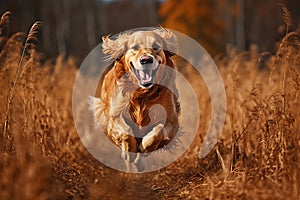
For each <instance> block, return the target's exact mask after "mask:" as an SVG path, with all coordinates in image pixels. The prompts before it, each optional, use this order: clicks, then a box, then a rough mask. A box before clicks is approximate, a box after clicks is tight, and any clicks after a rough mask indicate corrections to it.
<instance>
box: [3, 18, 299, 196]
mask: <svg viewBox="0 0 300 200" xmlns="http://www.w3.org/2000/svg"><path fill="white" fill-rule="evenodd" d="M4 20H6V19H5V16H4V17H3V18H2V21H1V27H0V28H1V30H2V29H5V28H6V27H7V25H9V24H8V21H4ZM40 29H41V27H40V24H36V25H35V26H33V28H32V29H31V30H30V32H29V34H28V35H27V34H24V33H15V34H14V35H12V36H11V37H10V38H6V37H5V36H4V35H0V43H1V44H2V45H3V47H2V49H1V52H0V79H1V81H0V88H1V93H0V97H1V101H0V105H1V106H0V108H1V112H0V119H1V121H0V138H1V139H0V155H1V156H0V177H1V178H0V199H300V181H299V180H300V126H299V124H300V103H299V102H300V97H299V87H300V77H299V73H300V33H299V32H291V33H288V34H286V36H285V37H284V38H283V39H282V41H281V42H280V44H278V50H277V53H276V54H275V55H273V54H271V53H268V52H263V53H261V52H258V50H257V49H258V48H259V45H258V46H256V45H253V46H252V47H251V48H250V51H249V52H238V53H237V52H236V51H235V49H234V48H228V51H227V52H226V53H224V54H223V55H220V56H217V57H216V58H215V62H216V64H217V66H218V68H219V70H220V72H221V74H222V77H223V79H224V84H225V88H226V95H227V116H226V122H225V126H224V129H223V132H222V135H221V137H220V139H219V141H218V143H217V145H216V146H215V148H214V150H213V151H211V153H210V154H209V155H207V156H206V157H205V158H204V159H199V158H198V152H199V149H200V144H201V142H202V141H203V137H204V135H205V132H206V130H207V126H208V124H209V120H210V115H209V113H210V106H209V105H210V98H209V96H208V94H207V89H206V87H205V84H204V83H203V81H199V76H197V75H195V73H193V70H192V69H191V68H190V67H188V66H179V70H180V71H181V72H182V73H183V74H184V75H185V76H186V77H188V79H189V80H190V82H191V84H192V86H193V87H194V89H195V90H196V91H197V94H199V96H198V99H199V106H200V110H201V113H203V116H201V121H200V128H199V130H198V134H197V137H196V139H195V141H194V143H193V144H192V145H191V146H190V148H189V149H188V151H187V152H186V153H185V154H184V155H183V156H182V157H181V158H180V159H179V160H177V161H176V162H174V163H173V164H171V165H170V166H168V167H166V168H164V169H162V170H159V171H155V172H151V173H146V174H128V173H123V172H119V171H116V170H113V169H110V168H108V167H106V166H104V165H103V164H102V163H100V162H99V161H97V160H96V159H95V158H94V157H93V156H91V155H90V154H89V152H88V151H87V150H86V149H85V147H84V146H83V145H82V143H81V141H80V139H79V136H78V134H77V132H76V128H75V125H74V121H73V116H72V87H73V82H74V79H75V75H76V72H77V68H78V63H77V62H76V58H72V57H64V56H63V55H61V56H59V57H57V58H56V59H52V60H47V61H43V62H42V61H41V55H40V53H39V52H37V51H36V50H35V44H36V35H37V34H38V32H39V31H40ZM0 33H3V31H1V32H0ZM25 41H26V42H25Z"/></svg>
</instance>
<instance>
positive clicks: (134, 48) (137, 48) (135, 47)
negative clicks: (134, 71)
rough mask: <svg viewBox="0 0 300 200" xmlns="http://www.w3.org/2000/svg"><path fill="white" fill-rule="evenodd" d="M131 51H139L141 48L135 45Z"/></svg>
mask: <svg viewBox="0 0 300 200" xmlns="http://www.w3.org/2000/svg"><path fill="white" fill-rule="evenodd" d="M131 49H132V50H135V51H137V50H139V46H137V45H134V46H132V47H131Z"/></svg>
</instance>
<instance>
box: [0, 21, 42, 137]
mask: <svg viewBox="0 0 300 200" xmlns="http://www.w3.org/2000/svg"><path fill="white" fill-rule="evenodd" d="M41 27H42V22H40V21H37V22H35V23H34V24H33V25H32V27H31V28H30V30H29V33H28V36H27V38H26V41H25V44H24V48H23V51H22V54H21V58H20V61H19V64H18V67H17V72H16V75H15V80H14V82H13V85H12V87H11V90H10V94H9V97H8V102H7V108H6V114H5V122H4V130H3V136H4V137H9V139H12V138H11V137H12V136H9V135H7V129H8V123H9V114H10V110H11V106H12V100H13V97H14V93H15V88H16V85H17V84H18V82H19V79H20V76H21V70H22V66H23V65H22V63H23V59H24V56H25V52H26V51H27V50H28V49H34V48H35V44H34V41H37V40H38V38H37V34H38V33H39V32H40V30H41Z"/></svg>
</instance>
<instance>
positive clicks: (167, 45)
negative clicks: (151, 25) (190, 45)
mask: <svg viewBox="0 0 300 200" xmlns="http://www.w3.org/2000/svg"><path fill="white" fill-rule="evenodd" d="M154 32H155V33H156V34H158V35H159V36H160V37H161V38H162V39H163V40H164V50H165V51H167V53H168V54H169V55H170V56H173V55H175V54H177V53H178V51H179V47H178V46H179V45H178V41H177V37H176V36H175V34H174V33H173V32H172V31H169V30H167V29H165V28H162V27H160V28H158V29H155V30H154Z"/></svg>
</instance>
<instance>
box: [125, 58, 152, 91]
mask: <svg viewBox="0 0 300 200" xmlns="http://www.w3.org/2000/svg"><path fill="white" fill-rule="evenodd" d="M130 64H131V67H132V70H133V72H134V74H135V76H136V77H137V79H138V80H139V85H140V86H141V87H142V88H150V87H152V86H153V83H154V77H155V75H156V72H157V70H158V67H157V68H156V69H154V70H149V69H145V70H137V69H135V67H134V66H133V64H132V62H130Z"/></svg>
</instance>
